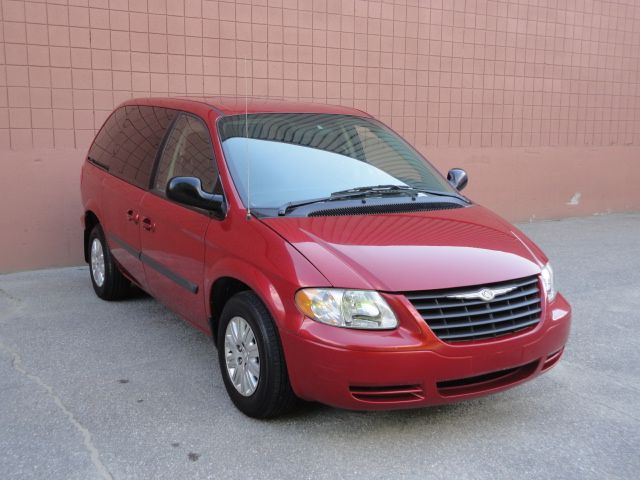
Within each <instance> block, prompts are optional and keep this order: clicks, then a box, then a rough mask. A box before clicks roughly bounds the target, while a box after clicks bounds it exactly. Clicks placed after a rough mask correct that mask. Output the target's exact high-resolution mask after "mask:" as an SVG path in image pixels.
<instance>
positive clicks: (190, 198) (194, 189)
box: [166, 177, 226, 216]
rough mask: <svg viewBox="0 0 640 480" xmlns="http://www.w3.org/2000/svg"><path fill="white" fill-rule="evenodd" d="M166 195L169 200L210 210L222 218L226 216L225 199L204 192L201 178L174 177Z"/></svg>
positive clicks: (168, 185) (170, 181)
mask: <svg viewBox="0 0 640 480" xmlns="http://www.w3.org/2000/svg"><path fill="white" fill-rule="evenodd" d="M166 193H167V198H169V199H171V200H173V201H175V202H178V203H182V204H184V205H190V206H192V207H198V208H202V209H204V210H209V211H212V212H215V213H217V214H218V215H222V216H224V215H225V214H226V208H225V203H224V197H223V196H222V195H215V194H213V193H207V192H205V191H204V190H202V182H200V179H199V178H196V177H173V178H172V179H171V180H169V183H168V184H167V192H166Z"/></svg>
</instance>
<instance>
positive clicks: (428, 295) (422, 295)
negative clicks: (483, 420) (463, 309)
mask: <svg viewBox="0 0 640 480" xmlns="http://www.w3.org/2000/svg"><path fill="white" fill-rule="evenodd" d="M534 284H535V285H536V286H537V285H538V277H529V278H523V279H521V280H514V281H508V282H498V283H492V284H491V285H475V286H470V287H459V288H451V289H445V290H433V291H430V292H406V293H405V296H406V297H407V298H408V299H409V300H410V301H411V302H412V303H413V302H414V301H416V300H423V299H425V300H429V299H433V298H444V297H445V296H446V295H456V294H459V293H468V292H473V291H476V290H480V289H481V288H485V287H491V288H501V287H515V288H521V287H523V286H525V285H534ZM447 300H450V299H447Z"/></svg>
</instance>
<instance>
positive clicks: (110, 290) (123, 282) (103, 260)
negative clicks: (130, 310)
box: [89, 225, 131, 300]
mask: <svg viewBox="0 0 640 480" xmlns="http://www.w3.org/2000/svg"><path fill="white" fill-rule="evenodd" d="M89 271H90V273H91V283H92V285H93V290H94V291H95V292H96V295H98V297H100V298H102V299H103V300H120V299H122V298H124V297H126V296H127V294H128V293H129V291H130V287H131V283H130V282H129V280H128V279H127V278H126V277H125V276H124V275H123V274H122V273H121V272H120V270H119V269H118V265H116V263H115V261H114V260H113V257H112V256H111V252H110V251H109V247H108V246H107V242H106V240H105V237H104V232H103V231H102V227H101V226H100V225H96V226H95V227H93V230H91V234H90V235H89Z"/></svg>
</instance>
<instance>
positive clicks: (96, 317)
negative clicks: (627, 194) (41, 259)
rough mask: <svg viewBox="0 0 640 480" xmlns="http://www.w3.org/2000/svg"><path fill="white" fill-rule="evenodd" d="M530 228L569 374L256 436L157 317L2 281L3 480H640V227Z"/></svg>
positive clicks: (67, 278)
mask: <svg viewBox="0 0 640 480" xmlns="http://www.w3.org/2000/svg"><path fill="white" fill-rule="evenodd" d="M520 227H521V228H522V229H523V230H524V231H525V232H526V233H527V234H528V235H530V236H531V237H532V238H533V239H534V240H535V241H536V242H538V243H539V245H540V246H541V247H542V248H543V249H544V250H545V251H546V253H547V254H548V256H549V257H550V258H551V259H552V263H553V266H554V268H555V271H556V276H557V282H558V285H559V289H560V291H561V292H562V293H563V294H564V295H565V296H566V297H567V298H568V299H569V301H570V302H571V304H572V306H573V309H574V319H573V330H572V334H571V338H570V340H569V343H568V346H567V349H566V352H565V355H564V358H563V359H562V360H561V362H560V363H559V364H558V365H557V366H556V367H555V368H553V369H552V370H551V371H550V372H548V373H546V374H545V375H543V376H541V377H539V378H537V379H535V380H533V381H531V382H528V383H526V384H524V385H522V386H519V387H517V388H514V389H511V390H508V391H507V392H503V393H500V394H497V395H494V396H490V397H485V398H482V399H478V400H472V401H467V402H463V403H459V404H455V405H449V406H443V407H436V408H426V409H419V410H408V411H396V412H364V413H362V412H360V413H358V412H350V411H344V410H338V409H333V408H330V407H325V406H322V405H318V404H313V403H305V404H303V405H302V406H301V407H300V408H298V410H297V411H295V412H294V413H293V414H291V415H288V416H286V417H284V418H280V419H275V420H270V421H257V420H252V419H249V418H247V417H245V416H243V415H242V414H241V413H239V412H238V411H237V410H235V409H234V408H233V406H232V404H231V402H230V401H229V399H228V398H227V395H226V392H225V390H224V386H223V383H222V380H221V377H220V373H219V370H218V365H217V359H216V355H215V350H214V347H213V345H212V342H211V340H210V339H208V338H206V337H205V336H204V335H202V334H201V333H199V332H198V331H196V330H195V329H193V328H192V327H190V326H188V325H187V324H185V323H183V322H182V321H181V320H180V319H178V317H177V316H176V315H174V314H173V313H171V312H170V311H168V310H167V309H165V308H164V307H162V306H161V305H160V304H158V303H157V302H156V301H154V300H153V299H151V298H149V297H146V296H138V297H137V298H133V299H130V300H127V301H123V302H117V303H107V302H103V301H101V300H99V299H98V298H97V297H96V296H95V295H94V293H93V291H92V288H91V284H90V281H89V273H88V269H87V268H86V267H71V268H64V269H55V270H41V271H34V272H24V273H16V274H9V275H3V276H0V479H29V478H39V479H65V480H67V479H93V478H115V479H124V478H132V479H146V478H153V479H159V478H167V479H183V478H216V479H225V478H230V479H232V478H242V479H243V480H248V479H253V478H255V479H271V478H273V479H288V478H291V479H304V478H312V479H316V478H317V479H325V478H326V479H332V480H335V479H341V478H358V479H362V478H367V479H376V478H380V479H391V478H394V479H395V478H420V479H424V478H457V479H467V478H469V479H476V478H491V479H501V478H504V479H514V478H519V479H522V478H580V479H588V478H594V479H596V478H597V479H605V478H606V479H613V478H634V479H635V478H638V475H640V474H639V473H638V472H639V471H640V453H639V451H640V399H639V396H640V368H639V367H640V361H639V360H640V353H639V351H640V340H639V337H640V313H639V312H640V214H630V215H608V216H599V217H590V218H579V219H568V220H562V221H554V222H540V223H532V224H526V225H520ZM5 254H6V253H5Z"/></svg>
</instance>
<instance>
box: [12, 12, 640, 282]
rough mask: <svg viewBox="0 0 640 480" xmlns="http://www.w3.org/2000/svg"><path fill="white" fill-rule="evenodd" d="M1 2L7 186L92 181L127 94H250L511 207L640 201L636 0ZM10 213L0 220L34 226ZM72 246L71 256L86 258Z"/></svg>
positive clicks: (570, 210)
mask: <svg viewBox="0 0 640 480" xmlns="http://www.w3.org/2000/svg"><path fill="white" fill-rule="evenodd" d="M0 5H1V10H0V15H1V19H2V22H1V24H0V25H1V30H0V40H1V41H2V48H0V152H3V156H4V158H5V160H4V162H2V163H0V165H1V166H0V168H2V170H0V173H2V175H0V177H4V182H5V184H0V186H4V187H6V188H7V191H14V190H12V189H15V188H16V187H15V178H16V177H17V178H24V179H25V181H29V180H31V181H33V182H36V183H38V182H40V183H38V184H39V185H40V184H41V185H42V189H41V192H42V193H43V194H46V193H47V192H48V191H50V190H51V189H52V188H53V186H51V184H50V182H48V181H47V180H48V179H49V178H50V177H49V175H48V174H45V172H49V171H50V170H60V169H66V170H67V173H68V175H70V176H73V178H74V181H75V180H77V178H76V177H77V173H78V165H79V162H80V161H81V160H82V156H83V154H84V151H85V150H86V148H87V146H88V143H89V142H90V140H91V139H92V138H93V136H94V133H95V131H96V129H97V128H99V127H100V125H101V124H102V122H103V120H104V119H105V118H106V116H107V115H108V114H109V112H110V111H111V110H112V109H113V107H114V106H115V105H117V104H118V103H119V102H121V101H122V100H124V99H127V98H130V97H132V96H150V95H152V96H153V95H156V96H165V95H184V94H190V95H191V94H193V95H202V94H229V95H235V94H241V95H244V94H245V92H246V91H248V93H249V94H250V95H259V96H275V97H283V96H284V97H288V98H293V99H301V100H312V101H318V102H325V103H334V104H343V105H348V106H354V107H357V108H360V109H363V110H366V111H368V112H370V113H372V114H374V115H375V116H377V117H378V118H380V119H381V120H383V121H385V122H386V123H388V124H389V125H391V126H392V127H393V128H394V129H396V130H397V131H399V132H400V133H401V134H403V135H404V136H405V137H406V138H407V139H408V140H409V141H411V142H412V143H413V144H414V145H416V146H417V147H418V148H419V149H421V150H422V151H423V152H426V153H427V154H429V155H430V157H431V158H432V159H433V160H434V162H435V163H436V165H437V166H439V167H441V168H442V169H443V170H446V169H447V168H448V167H450V166H454V165H453V163H456V164H457V165H456V166H463V167H465V168H468V169H469V170H470V172H471V173H473V174H474V175H472V177H471V178H472V181H471V187H470V191H471V192H472V193H473V194H475V197H474V198H478V199H480V200H482V201H483V202H484V203H487V204H488V205H489V206H492V207H494V208H496V209H497V210H498V211H499V212H500V213H503V214H505V215H507V216H508V217H510V218H529V217H531V216H536V217H549V216H564V215H571V214H586V213H594V212H602V211H617V210H625V209H638V208H640V198H639V196H640V194H638V193H637V188H635V186H634V185H632V183H631V180H630V179H632V178H634V177H635V179H636V181H637V180H639V179H640V169H639V167H638V165H637V164H638V162H637V161H636V159H637V158H638V157H639V151H640V150H639V149H638V147H640V2H638V1H637V0H620V1H599V0H509V1H507V0H432V1H427V0H424V1H417V0H416V1H411V0H406V1H405V0H397V1H395V2H393V1H384V2H379V1H377V2H376V1H353V0H345V1H338V0H280V1H278V0H268V1H267V0H262V1H260V0H256V1H253V2H244V1H238V2H222V1H209V0H185V1H182V0H48V1H23V0H2V2H1V4H0ZM245 58H247V60H246V62H245V60H244V59H245ZM245 85H246V88H245ZM609 149H612V150H609ZM34 160H38V161H39V162H40V164H41V166H40V167H41V168H38V169H35V170H34V169H33V168H32V165H31V163H33V162H34ZM27 164H29V166H27ZM541 169H542V170H543V172H542V173H540V170H541ZM545 170H546V173H545ZM9 172H11V173H13V174H14V175H15V177H14V176H12V177H11V178H12V179H11V180H8V179H7V173H9ZM33 172H35V175H36V177H37V178H35V179H34V178H33V175H34V173H33ZM523 172H528V173H527V176H528V177H527V178H522V173H523ZM551 172H552V173H553V174H551ZM28 175H31V177H28ZM538 177H539V178H538ZM549 177H553V179H552V182H551V183H549V182H547V181H546V180H548V179H549ZM615 177H618V179H620V178H622V185H621V186H620V185H619V184H618V185H616V181H615ZM531 178H536V179H537V180H538V184H537V185H532V182H531ZM595 178H597V181H594V179H595ZM2 181H3V180H0V182H2ZM514 182H515V183H514ZM625 182H627V183H625ZM76 183H77V182H76ZM76 183H73V184H70V185H69V194H68V197H65V198H66V200H65V201H64V202H63V204H55V205H51V206H50V208H52V209H53V211H54V212H55V214H56V215H57V217H56V218H57V219H58V221H62V222H63V223H64V225H65V228H64V229H63V230H64V232H66V233H60V234H59V235H58V234H56V233H55V231H56V227H55V224H51V225H49V226H48V227H47V228H49V229H50V230H51V231H52V232H54V237H55V238H58V237H60V236H62V237H60V238H65V239H67V237H66V235H76V232H75V230H74V228H76V227H77V225H76V224H77V218H76V217H77V215H76V213H77V212H76V211H73V212H72V213H71V217H73V222H75V223H73V225H76V227H73V226H72V223H70V222H71V220H68V218H70V217H69V212H68V208H69V207H68V206H69V205H73V204H74V203H73V202H77V204H79V202H78V200H77V193H74V192H75V190H74V189H76V188H77V187H76ZM618 183H619V182H618ZM505 188H506V190H505ZM541 191H542V192H548V194H547V193H545V194H544V195H538V194H539V193H540V192H541ZM505 192H506V193H505ZM536 192H537V193H538V194H537V193H536ZM576 193H579V194H580V195H579V196H578V197H577V198H578V201H577V203H576V202H575V201H570V200H571V199H574V200H575V194H576ZM14 194H15V195H19V194H20V192H18V191H15V193H14ZM72 195H74V196H72ZM472 196H473V195H472ZM580 198H582V199H583V200H582V203H580V202H581V201H580ZM2 208H3V207H0V213H2V216H1V217H0V222H5V224H4V225H2V224H0V227H3V228H4V227H5V226H6V227H7V228H12V225H14V223H13V222H15V221H18V222H20V220H19V219H17V220H16V218H15V217H13V216H12V214H11V212H8V211H6V210H2ZM78 208H79V207H78ZM65 212H66V213H65ZM65 215H66V216H65ZM63 220H64V221H63ZM65 222H66V223H65ZM56 235H58V236H56ZM67 240H68V239H67ZM69 242H71V244H73V245H75V243H73V242H75V240H68V241H67V243H69ZM27 244H28V245H26V246H24V251H25V252H27V251H33V250H34V249H38V248H40V249H42V248H43V247H42V246H38V245H36V244H33V242H31V241H28V242H27ZM9 247H11V248H18V249H20V248H22V247H20V246H16V245H14V244H13V243H10V244H9ZM9 247H8V248H9ZM69 250H70V251H71V253H69V254H68V255H66V256H64V259H62V260H60V262H62V263H65V262H66V263H69V262H72V261H74V260H75V259H77V258H78V255H77V252H75V253H74V250H75V248H72V247H70V248H69ZM21 251H22V250H21ZM19 257H20V255H18V256H17V257H16V258H19ZM17 262H18V264H20V265H22V263H21V262H22V261H20V260H19V261H17ZM53 263H56V262H53ZM12 265H13V264H12ZM20 265H18V266H20ZM11 268H16V267H15V266H14V267H11ZM2 269H3V265H2V262H1V261H0V271H1V270H2Z"/></svg>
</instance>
